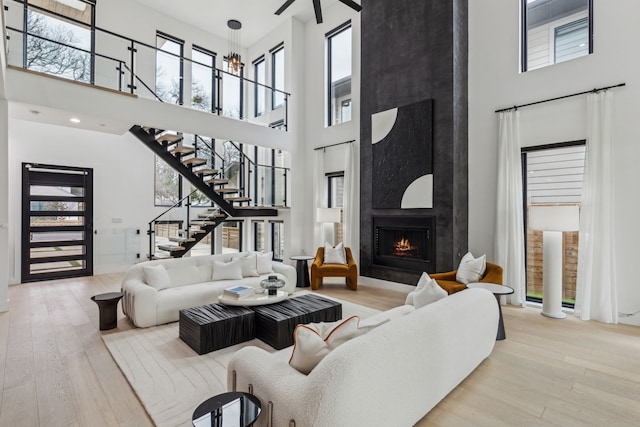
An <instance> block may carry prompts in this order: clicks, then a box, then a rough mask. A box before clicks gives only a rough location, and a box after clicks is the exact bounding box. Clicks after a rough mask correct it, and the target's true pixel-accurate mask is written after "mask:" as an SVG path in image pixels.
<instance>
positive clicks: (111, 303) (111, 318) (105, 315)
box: [91, 292, 124, 331]
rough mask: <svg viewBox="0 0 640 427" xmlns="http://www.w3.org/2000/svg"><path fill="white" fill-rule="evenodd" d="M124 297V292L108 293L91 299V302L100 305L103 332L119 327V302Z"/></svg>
mask: <svg viewBox="0 0 640 427" xmlns="http://www.w3.org/2000/svg"><path fill="white" fill-rule="evenodd" d="M123 295H124V294H123V293H122V292H108V293H106V294H99V295H94V296H92V297H91V300H92V301H93V302H95V303H96V304H98V310H99V311H100V330H101V331H106V330H109V329H113V328H115V327H117V326H118V301H120V298H122V296H123Z"/></svg>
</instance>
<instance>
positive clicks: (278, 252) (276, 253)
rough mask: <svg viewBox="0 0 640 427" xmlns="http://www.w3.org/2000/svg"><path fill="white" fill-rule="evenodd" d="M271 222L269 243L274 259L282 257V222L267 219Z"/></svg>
mask: <svg viewBox="0 0 640 427" xmlns="http://www.w3.org/2000/svg"><path fill="white" fill-rule="evenodd" d="M269 222H270V223H271V244H272V247H273V259H274V261H282V260H283V259H284V222H282V221H269Z"/></svg>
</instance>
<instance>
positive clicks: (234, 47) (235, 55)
mask: <svg viewBox="0 0 640 427" xmlns="http://www.w3.org/2000/svg"><path fill="white" fill-rule="evenodd" d="M227 27H229V36H228V41H229V53H228V54H227V66H228V70H227V71H229V72H230V73H233V74H235V75H239V74H240V70H241V69H242V58H241V56H240V42H241V40H240V29H241V28H242V23H241V22H240V21H238V20H236V19H230V20H228V21H227Z"/></svg>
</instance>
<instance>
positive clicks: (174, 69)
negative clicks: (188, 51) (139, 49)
mask: <svg viewBox="0 0 640 427" xmlns="http://www.w3.org/2000/svg"><path fill="white" fill-rule="evenodd" d="M156 47H157V48H158V50H157V51H156V95H158V97H159V98H160V99H162V100H163V101H164V102H170V103H172V104H180V105H182V93H183V90H182V89H183V77H184V61H183V59H182V58H183V54H184V41H182V40H179V39H177V38H175V37H172V36H169V35H167V34H164V33H161V32H158V33H157V35H156Z"/></svg>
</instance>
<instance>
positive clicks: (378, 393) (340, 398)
mask: <svg viewBox="0 0 640 427" xmlns="http://www.w3.org/2000/svg"><path fill="white" fill-rule="evenodd" d="M399 310H400V311H404V312H407V311H409V314H406V315H402V316H400V317H396V318H394V319H392V320H391V321H389V322H387V323H384V324H382V325H380V326H378V327H376V328H375V329H373V330H371V331H370V332H367V333H366V334H364V335H361V336H358V337H356V338H352V339H351V340H349V341H347V342H346V343H344V344H342V345H340V346H339V347H337V348H336V349H334V350H333V351H332V352H331V353H329V354H328V355H327V356H326V357H325V358H324V359H322V360H321V361H320V363H319V364H318V365H317V366H316V367H315V368H314V369H313V370H312V371H311V373H309V375H304V374H302V373H300V372H298V371H297V370H295V369H294V368H292V367H291V366H289V364H288V358H289V356H290V354H291V348H289V349H285V350H282V351H281V352H278V353H273V354H271V353H268V352H266V351H264V350H262V349H260V348H257V347H245V348H243V349H241V350H239V351H238V352H237V353H236V354H235V355H234V356H233V357H232V359H231V360H230V363H229V365H228V371H227V372H228V384H227V385H228V388H229V390H231V389H232V388H233V377H234V374H233V372H234V371H235V376H236V384H237V390H238V391H246V390H247V389H248V385H249V384H251V385H252V386H253V393H254V394H255V395H256V396H257V397H258V398H259V399H260V401H261V402H262V406H263V409H264V410H265V412H266V410H267V402H269V401H270V402H273V426H275V427H282V426H289V421H290V420H294V421H295V425H296V427H310V426H313V427H340V426H345V427H346V426H349V427H356V426H385V427H386V426H393V427H402V426H407V427H408V426H412V425H414V424H415V423H416V422H417V421H418V420H420V419H421V418H422V417H423V416H424V415H425V414H427V413H428V412H429V411H430V410H431V409H432V408H433V407H434V406H435V405H436V404H437V403H438V402H439V401H440V400H442V399H443V398H444V397H445V396H446V395H447V394H448V393H449V392H451V391H452V390H453V389H454V388H455V387H456V386H457V385H458V384H459V383H460V382H462V380H464V379H465V378H466V377H467V375H469V374H470V373H471V372H472V371H473V370H474V369H475V368H476V367H477V366H478V365H479V364H480V363H481V362H482V361H483V360H484V359H485V358H486V357H487V356H489V354H491V351H492V350H493V346H494V344H495V339H496V331H497V327H498V306H497V304H496V298H495V297H494V296H493V294H491V293H490V292H488V291H486V290H484V289H468V290H465V291H462V292H458V293H456V294H453V295H451V296H448V297H446V298H443V299H441V300H439V301H437V302H434V303H432V304H429V305H427V306H425V307H422V308H420V309H415V310H414V309H413V307H407V306H403V307H396V308H395V309H392V310H391V311H393V312H395V313H396V314H397V312H398V311H399ZM391 311H390V312H391ZM385 313H387V312H385ZM376 316H379V315H376ZM256 425H261V426H264V425H267V416H266V414H265V415H261V416H260V418H259V420H258V422H257V423H256Z"/></svg>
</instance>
